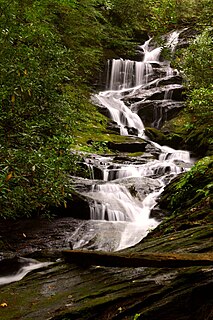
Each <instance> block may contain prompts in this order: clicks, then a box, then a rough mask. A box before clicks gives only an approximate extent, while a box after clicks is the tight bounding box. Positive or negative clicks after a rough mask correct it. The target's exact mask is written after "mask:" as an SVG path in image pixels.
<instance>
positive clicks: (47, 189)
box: [0, 0, 101, 218]
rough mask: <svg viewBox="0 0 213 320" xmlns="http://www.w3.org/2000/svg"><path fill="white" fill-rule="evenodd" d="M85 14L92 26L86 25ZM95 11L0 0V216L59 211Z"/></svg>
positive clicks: (93, 53)
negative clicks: (83, 21) (52, 208)
mask: <svg viewBox="0 0 213 320" xmlns="http://www.w3.org/2000/svg"><path fill="white" fill-rule="evenodd" d="M86 3H88V2H87V1H85V4H86ZM76 13H78V15H77V16H76V18H75V19H74V17H75V14H76ZM92 14H93V18H94V19H93V21H94V23H93V24H91V21H89V22H88V18H89V17H90V18H91V15H92ZM95 14H96V12H95V11H94V7H92V6H91V5H89V6H88V8H87V10H86V9H85V7H84V4H83V2H82V3H81V6H80V9H79V6H78V7H77V2H76V1H68V0H67V1H66V0H63V1H62V0H60V1H54V0H52V1H51V0H45V1H43V0H42V1H40V0H37V1H33V2H32V1H30V0H25V1H15V0H13V1H10V2H9V3H8V2H6V1H3V0H1V11H0V25H1V33H0V44H1V45H0V54H1V61H0V70H1V72H0V82H1V87H0V101H1V113H0V139H1V140H0V141H1V143H0V148H1V151H2V152H1V156H0V181H1V186H0V191H1V197H0V208H1V216H2V217H5V218H6V217H16V216H24V215H27V216H28V215H30V214H31V213H32V212H35V211H37V212H40V213H42V212H43V213H46V212H48V210H49V208H50V207H51V206H59V205H65V206H66V203H65V202H64V201H65V200H64V199H66V198H67V197H70V190H71V187H66V185H67V184H68V182H67V176H68V173H69V172H70V173H75V172H76V170H77V167H78V166H77V162H78V158H77V157H76V156H75V155H73V154H71V152H70V149H71V146H72V145H73V143H74V138H73V132H74V127H75V122H76V118H77V115H78V110H79V109H83V110H84V112H86V111H85V105H87V106H89V105H90V104H89V102H88V98H87V97H86V96H87V93H86V92H87V91H88V89H87V88H86V87H85V83H86V82H87V81H88V79H89V77H90V71H91V69H92V67H93V63H94V61H95V60H98V57H97V55H99V53H98V54H97V51H99V50H97V49H96V48H97V41H98V40H97V38H98V37H97V36H96V38H95V40H93V42H92V39H93V36H94V35H98V34H100V32H101V29H100V28H99V23H97V21H96V19H95ZM62 17H63V18H64V19H63V20H62V19H61V18H62ZM80 17H84V18H85V21H87V24H86V23H80V21H81V19H80ZM88 25H90V26H91V25H92V26H93V28H92V30H91V28H88ZM72 28H73V29H72ZM71 30H72V32H73V33H72V34H71ZM95 30H96V32H95ZM71 39H72V41H71ZM85 39H86V40H87V41H85ZM71 42H72V45H71V44H70V43H71ZM78 48H81V52H79V51H78ZM82 52H84V54H82ZM76 86H80V88H79V89H77V88H76ZM68 87H69V90H68V89H67V88H68ZM72 91H74V92H75V94H71V92H72ZM84 112H82V111H81V116H82V118H83V116H84Z"/></svg>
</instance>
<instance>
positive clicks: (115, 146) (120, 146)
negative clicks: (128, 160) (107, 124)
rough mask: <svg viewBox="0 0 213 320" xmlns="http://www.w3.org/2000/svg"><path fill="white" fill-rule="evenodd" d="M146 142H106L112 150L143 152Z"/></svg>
mask: <svg viewBox="0 0 213 320" xmlns="http://www.w3.org/2000/svg"><path fill="white" fill-rule="evenodd" d="M146 144H147V142H145V141H143V142H137V141H135V142H123V143H122V142H121V143H116V142H109V143H108V148H109V149H111V150H113V151H120V152H128V153H132V152H140V151H141V152H143V151H145V147H146Z"/></svg>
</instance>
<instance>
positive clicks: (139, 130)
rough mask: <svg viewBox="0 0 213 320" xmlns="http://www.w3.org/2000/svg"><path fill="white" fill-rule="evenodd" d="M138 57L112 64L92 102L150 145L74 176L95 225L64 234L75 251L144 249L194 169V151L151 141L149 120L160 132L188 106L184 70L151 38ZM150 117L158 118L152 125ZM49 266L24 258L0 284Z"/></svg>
mask: <svg viewBox="0 0 213 320" xmlns="http://www.w3.org/2000/svg"><path fill="white" fill-rule="evenodd" d="M178 36H179V32H173V33H171V34H170V35H169V36H168V37H167V46H168V48H170V50H171V52H172V53H173V52H174V50H175V46H176V44H177V43H178ZM139 50H140V52H141V61H131V60H122V59H113V60H112V61H108V72H107V81H106V82H107V88H106V90H105V91H102V92H99V93H98V94H96V95H94V96H93V97H92V100H93V103H94V104H96V105H97V106H99V107H100V110H102V111H103V110H104V111H105V114H107V115H108V117H109V118H110V119H111V120H112V121H113V123H115V124H116V126H117V127H119V130H120V134H121V135H124V136H131V139H132V143H135V139H137V140H136V142H137V144H138V145H139V146H140V143H141V145H144V141H145V144H146V147H145V152H141V155H140V156H134V157H133V156H132V157H130V156H128V155H127V154H126V153H120V154H119V155H106V156H98V155H90V156H88V157H87V158H86V159H85V165H86V166H87V168H88V170H89V171H90V175H91V178H90V179H83V178H80V177H75V178H74V181H75V182H76V183H77V184H78V183H80V185H81V186H82V185H83V188H81V189H82V190H80V191H79V192H80V193H81V194H83V195H84V196H85V197H86V198H87V201H88V203H89V206H90V220H76V222H75V224H74V225H75V229H74V228H72V232H70V233H66V234H65V238H66V239H65V242H66V244H68V243H69V242H70V243H71V244H72V247H73V249H79V248H80V249H84V248H86V249H91V250H104V251H117V250H121V249H124V248H127V247H130V246H134V245H135V244H137V243H138V242H139V241H141V239H143V238H144V237H145V236H146V235H147V233H148V232H149V231H150V230H152V229H153V228H156V227H157V226H158V224H159V223H160V222H161V219H162V217H161V216H157V217H156V216H151V215H150V213H151V211H152V209H153V208H154V206H155V204H156V199H157V198H158V197H159V195H160V194H161V192H162V191H163V189H164V187H165V185H167V184H168V183H169V182H170V181H171V179H173V178H174V177H175V176H177V175H178V174H180V173H181V172H184V171H187V170H189V169H190V167H191V165H192V162H193V161H192V160H191V159H190V154H189V152H187V151H183V150H175V149H173V148H170V147H167V146H160V145H159V144H157V143H154V142H152V141H150V140H149V139H148V138H147V137H146V136H145V134H144V123H143V121H142V119H143V118H144V117H145V118H144V119H145V121H149V124H150V126H153V127H156V128H159V127H161V126H162V124H163V122H164V121H165V120H166V119H167V118H168V117H169V116H170V112H171V110H172V109H178V108H181V107H182V103H183V102H182V101H181V99H180V97H181V94H180V93H181V90H182V85H181V83H180V77H179V75H178V71H177V70H173V69H172V68H171V67H170V63H169V62H168V61H164V60H162V58H161V51H162V48H161V47H155V45H154V44H153V42H152V39H150V40H148V41H146V42H145V43H144V44H143V45H142V46H140V47H139ZM147 108H148V109H147ZM150 110H151V112H150ZM147 113H152V115H151V118H150V119H149V120H147V119H146V114H147ZM143 151H144V150H143ZM70 223H71V224H73V220H72V221H71V222H70ZM73 229H74V231H73ZM2 263H4V261H3V262H2ZM48 264H49V263H40V262H38V261H36V260H32V259H26V258H20V259H19V261H18V263H17V262H16V263H15V264H14V265H16V267H17V268H18V269H17V268H16V269H14V270H13V272H11V271H10V270H7V267H6V271H7V272H6V274H5V275H4V276H2V277H0V285H2V284H7V283H10V282H13V281H18V280H20V279H22V278H23V277H24V276H25V275H26V274H27V273H28V272H30V271H32V270H35V269H39V268H41V267H45V266H47V265H48ZM10 265H11V264H10Z"/></svg>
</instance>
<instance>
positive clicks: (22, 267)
mask: <svg viewBox="0 0 213 320" xmlns="http://www.w3.org/2000/svg"><path fill="white" fill-rule="evenodd" d="M14 260H15V259H8V261H7V262H5V261H4V260H3V261H2V263H3V264H5V265H6V263H8V268H7V267H6V266H4V269H6V270H7V274H5V275H4V276H1V277H0V286H1V285H5V284H8V283H11V282H16V281H19V280H21V279H22V278H24V277H25V276H26V275H27V274H28V273H29V272H31V271H33V270H37V269H41V268H44V267H47V266H49V265H50V264H52V263H53V262H39V261H37V260H34V259H29V258H22V257H19V258H18V261H14ZM11 263H12V267H11ZM16 265H17V268H16ZM0 268H1V265H0ZM11 268H13V272H11Z"/></svg>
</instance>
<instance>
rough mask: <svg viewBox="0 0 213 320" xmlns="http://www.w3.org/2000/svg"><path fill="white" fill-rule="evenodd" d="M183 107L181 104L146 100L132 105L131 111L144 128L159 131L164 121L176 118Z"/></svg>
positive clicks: (170, 101)
mask: <svg viewBox="0 0 213 320" xmlns="http://www.w3.org/2000/svg"><path fill="white" fill-rule="evenodd" d="M184 106H185V105H184V103H183V102H177V101H172V100H163V101H162V100H153V101H151V100H147V101H139V102H136V103H134V104H133V106H132V110H134V111H135V112H137V114H138V115H139V117H140V118H141V120H142V121H143V123H144V125H145V126H146V127H149V126H151V127H154V128H157V129H159V128H161V127H162V126H163V124H164V123H165V121H168V120H170V119H173V118H174V117H176V116H177V115H178V113H179V112H180V111H181V110H182V109H183V108H184Z"/></svg>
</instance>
